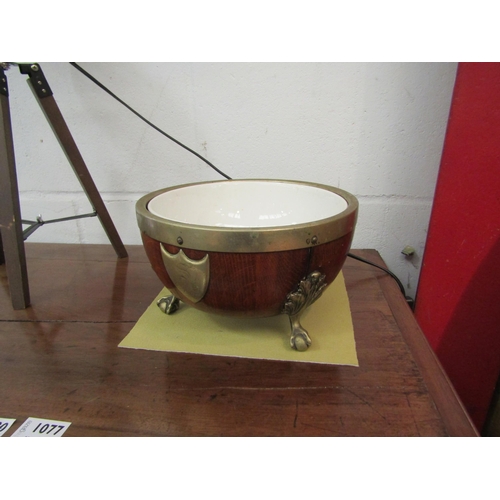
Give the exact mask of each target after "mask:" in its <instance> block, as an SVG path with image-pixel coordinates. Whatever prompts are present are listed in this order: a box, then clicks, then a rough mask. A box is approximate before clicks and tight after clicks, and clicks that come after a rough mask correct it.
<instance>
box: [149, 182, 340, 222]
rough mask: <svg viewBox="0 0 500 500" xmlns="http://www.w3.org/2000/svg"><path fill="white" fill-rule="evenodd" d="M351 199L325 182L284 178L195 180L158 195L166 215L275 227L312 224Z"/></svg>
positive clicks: (157, 204)
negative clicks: (285, 180)
mask: <svg viewBox="0 0 500 500" xmlns="http://www.w3.org/2000/svg"><path fill="white" fill-rule="evenodd" d="M347 206H348V205H347V201H346V200H345V199H344V198H343V197H342V196H340V195H338V194H337V193H334V192H332V191H329V190H327V189H324V188H321V187H319V186H314V185H309V184H300V183H293V182H289V183H287V182H283V181H222V182H214V183H205V184H194V185H191V186H183V187H179V188H176V189H172V190H169V191H166V192H164V193H161V194H159V195H158V196H156V197H154V198H153V199H152V200H151V201H150V202H149V204H148V210H149V211H150V212H151V213H152V214H154V215H156V216H158V217H161V218H164V219H168V220H171V221H176V222H182V223H186V224H195V225H200V226H215V227H273V226H290V225H294V224H305V223H312V222H315V221H318V220H322V219H327V218H329V217H333V216H335V215H338V214H340V213H342V212H343V211H344V210H345V209H346V208H347Z"/></svg>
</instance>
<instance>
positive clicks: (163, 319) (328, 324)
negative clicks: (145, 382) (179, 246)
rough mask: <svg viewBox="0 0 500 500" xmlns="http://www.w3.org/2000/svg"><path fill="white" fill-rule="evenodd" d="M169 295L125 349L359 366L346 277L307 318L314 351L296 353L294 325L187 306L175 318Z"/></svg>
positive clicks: (126, 340)
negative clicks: (165, 307) (165, 308)
mask: <svg viewBox="0 0 500 500" xmlns="http://www.w3.org/2000/svg"><path fill="white" fill-rule="evenodd" d="M166 295H170V293H169V291H168V290H167V289H163V290H162V291H161V292H160V293H159V294H158V297H157V298H156V299H155V300H154V301H153V302H152V303H151V305H150V306H149V307H148V309H147V310H146V312H145V313H144V314H143V315H142V316H141V318H140V319H139V321H138V322H137V323H136V324H135V326H134V327H133V329H132V330H131V331H130V333H129V334H128V335H127V336H126V337H125V338H124V339H123V341H122V342H121V343H120V344H119V347H128V348H132V349H148V350H154V351H170V352H187V353H197V354H206V355H217V356H231V357H242V358H258V359H272V360H281V361H297V362H308V363H326V364H338V365H352V366H358V358H357V355H356V344H355V340H354V331H353V326H352V318H351V311H350V308H349V299H348V297H347V291H346V288H345V283H344V278H343V276H342V273H340V274H339V276H338V277H337V279H336V280H335V281H334V282H333V283H332V284H331V285H330V286H329V287H328V288H327V289H326V290H325V292H323V295H322V296H321V297H320V298H319V299H318V300H317V301H316V302H315V303H314V304H313V305H312V306H310V307H309V308H308V309H307V310H306V311H305V312H304V314H303V315H302V319H301V324H302V326H303V327H304V328H305V329H306V330H307V331H308V333H309V336H310V337H311V340H312V345H311V346H310V347H309V349H308V350H307V351H305V352H298V351H296V350H294V349H292V348H291V347H290V343H289V339H290V324H289V320H288V316H286V315H284V314H282V315H279V316H273V317H271V318H235V317H228V316H219V315H215V314H208V313H205V312H201V311H198V310H196V309H194V308H192V307H189V306H187V305H186V304H184V303H182V302H181V305H180V308H179V310H178V311H176V312H175V313H174V314H171V315H166V314H164V313H163V312H161V311H160V309H159V308H158V307H157V305H156V301H157V300H158V299H159V298H161V297H164V296H166Z"/></svg>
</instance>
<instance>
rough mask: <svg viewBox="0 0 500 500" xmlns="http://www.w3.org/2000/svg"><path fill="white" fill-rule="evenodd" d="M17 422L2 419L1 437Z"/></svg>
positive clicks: (10, 419) (11, 419)
mask: <svg viewBox="0 0 500 500" xmlns="http://www.w3.org/2000/svg"><path fill="white" fill-rule="evenodd" d="M15 421H16V419H15V418H3V417H0V436H3V435H4V434H5V433H6V432H7V431H8V430H9V429H10V427H11V425H12V424H13V423H14V422H15Z"/></svg>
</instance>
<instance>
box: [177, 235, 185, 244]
mask: <svg viewBox="0 0 500 500" xmlns="http://www.w3.org/2000/svg"><path fill="white" fill-rule="evenodd" d="M177 243H179V245H182V244H183V243H184V240H183V239H182V238H181V237H180V236H179V237H178V238H177Z"/></svg>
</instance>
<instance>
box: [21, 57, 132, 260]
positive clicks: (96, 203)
mask: <svg viewBox="0 0 500 500" xmlns="http://www.w3.org/2000/svg"><path fill="white" fill-rule="evenodd" d="M28 66H29V67H28ZM27 67H28V68H27ZM20 69H21V72H22V73H27V74H29V76H30V79H29V80H28V83H29V85H30V87H31V90H32V91H33V94H34V96H35V98H36V99H37V101H38V103H39V104H40V107H41V108H42V111H43V113H44V114H45V117H46V118H47V121H48V122H49V124H50V126H51V127H52V131H53V132H54V134H55V136H56V137H57V140H58V141H59V144H60V145H61V147H62V149H63V151H64V153H65V154H66V157H67V158H68V161H69V163H70V164H71V166H72V167H73V170H74V172H75V174H76V176H77V178H78V180H79V181H80V184H81V185H82V188H83V190H84V191H85V193H86V194H87V197H88V199H89V201H90V203H91V205H92V206H93V208H94V210H95V211H96V213H97V217H98V218H99V220H100V222H101V224H102V226H103V228H104V231H105V232H106V234H107V236H108V238H109V240H110V242H111V244H112V245H113V248H114V249H115V252H116V254H117V255H118V257H127V251H126V250H125V247H124V245H123V243H122V241H121V239H120V236H119V235H118V232H117V231H116V228H115V226H114V224H113V221H112V220H111V217H110V215H109V213H108V210H107V209H106V206H105V205H104V202H103V201H102V198H101V195H100V193H99V191H98V190H97V187H96V185H95V184H94V181H93V179H92V177H91V175H90V173H89V171H88V169H87V166H86V165H85V162H84V160H83V158H82V155H81V154H80V151H79V150H78V147H77V145H76V143H75V141H74V139H73V136H72V135H71V132H70V130H69V128H68V126H67V125H66V122H65V120H64V117H63V116H62V114H61V111H60V110H59V106H58V105H57V103H56V101H55V99H54V97H53V96H52V92H51V91H50V88H49V86H48V84H47V81H46V80H45V76H44V75H43V73H42V70H41V69H40V66H39V65H37V64H33V65H25V64H22V65H20Z"/></svg>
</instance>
